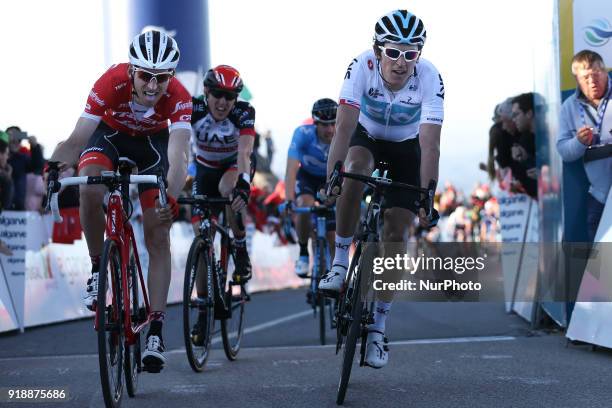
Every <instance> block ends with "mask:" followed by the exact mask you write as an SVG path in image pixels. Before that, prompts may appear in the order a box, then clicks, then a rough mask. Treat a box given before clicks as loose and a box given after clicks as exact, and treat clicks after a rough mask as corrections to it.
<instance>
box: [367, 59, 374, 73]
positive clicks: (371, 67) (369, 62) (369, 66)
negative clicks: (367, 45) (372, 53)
mask: <svg viewBox="0 0 612 408" xmlns="http://www.w3.org/2000/svg"><path fill="white" fill-rule="evenodd" d="M368 68H370V71H372V70H373V69H374V63H373V62H372V60H371V59H369V60H368Z"/></svg>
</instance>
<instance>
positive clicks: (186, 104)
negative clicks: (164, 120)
mask: <svg viewBox="0 0 612 408" xmlns="http://www.w3.org/2000/svg"><path fill="white" fill-rule="evenodd" d="M192 107H193V102H191V101H189V102H177V103H176V106H175V107H174V111H172V113H171V115H174V114H175V113H176V112H178V111H180V110H184V109H191V108H192Z"/></svg>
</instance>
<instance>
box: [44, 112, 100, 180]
mask: <svg viewBox="0 0 612 408" xmlns="http://www.w3.org/2000/svg"><path fill="white" fill-rule="evenodd" d="M98 123H99V121H95V120H93V119H90V118H85V117H80V118H79V120H78V121H77V123H76V125H75V127H74V130H73V131H72V133H71V134H70V136H69V137H68V139H67V140H66V141H64V142H62V143H60V144H58V145H57V147H56V148H55V151H54V152H53V154H52V155H51V158H50V159H49V161H52V162H59V163H60V165H59V169H60V170H64V169H66V168H69V167H72V166H74V165H75V164H76V163H77V161H78V160H79V156H80V154H81V152H82V151H83V149H85V146H87V142H88V141H89V138H90V137H91V135H93V133H94V131H95V130H96V128H97V127H98Z"/></svg>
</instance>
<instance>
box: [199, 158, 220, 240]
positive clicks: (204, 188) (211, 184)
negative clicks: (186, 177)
mask: <svg viewBox="0 0 612 408" xmlns="http://www.w3.org/2000/svg"><path fill="white" fill-rule="evenodd" d="M195 166H196V175H195V179H194V180H193V184H192V188H191V195H192V196H195V195H205V196H207V197H221V194H220V193H219V182H220V181H221V177H223V174H224V173H225V169H218V168H213V167H208V166H205V165H203V164H201V163H199V162H196V164H195ZM200 219H201V213H200V211H199V210H198V209H197V208H195V206H194V207H192V208H191V223H192V226H193V232H194V233H195V234H197V233H198V228H199V223H200Z"/></svg>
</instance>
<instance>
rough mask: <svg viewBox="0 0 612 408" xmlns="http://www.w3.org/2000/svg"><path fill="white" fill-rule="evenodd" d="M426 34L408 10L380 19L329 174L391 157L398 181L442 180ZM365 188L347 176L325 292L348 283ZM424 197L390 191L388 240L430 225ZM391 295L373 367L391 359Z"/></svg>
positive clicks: (349, 86)
mask: <svg viewBox="0 0 612 408" xmlns="http://www.w3.org/2000/svg"><path fill="white" fill-rule="evenodd" d="M426 35H427V34H426V31H425V27H424V25H423V22H422V21H421V20H420V19H419V18H418V17H417V16H415V15H414V14H412V13H409V12H408V11H406V10H395V11H392V12H390V13H388V14H386V15H384V16H382V17H381V18H380V19H379V20H378V21H377V22H376V25H375V27H374V44H373V49H372V50H371V51H367V52H364V53H363V54H361V55H360V56H359V57H357V58H356V59H354V60H353V62H352V63H351V65H349V67H348V70H347V72H346V75H345V77H344V85H343V87H342V91H341V93H340V107H339V108H338V113H337V118H336V121H337V122H336V123H337V125H336V135H335V136H334V139H333V140H332V145H331V148H330V153H329V159H328V161H327V174H328V175H329V174H331V173H332V171H333V168H334V166H335V164H336V162H337V161H342V162H343V163H344V167H345V168H346V169H347V170H346V171H348V172H351V173H359V174H362V175H365V176H369V175H371V174H372V171H373V170H374V167H375V166H376V165H377V163H378V162H381V161H384V162H386V163H387V164H388V165H389V169H388V177H389V178H391V179H392V180H393V181H398V182H402V183H407V184H412V185H420V186H426V185H428V183H429V181H430V180H437V179H438V162H439V157H440V133H441V128H442V121H443V118H444V109H443V100H444V84H443V82H442V78H441V77H440V75H439V74H438V72H437V70H436V68H435V67H434V66H433V65H432V64H431V63H430V62H429V61H426V60H424V59H422V58H420V57H421V50H422V48H423V45H424V44H425V38H426ZM332 187H334V186H332ZM362 191H363V184H362V183H360V182H357V181H354V180H350V179H346V180H344V182H343V185H342V195H341V196H340V197H339V198H338V203H337V206H336V252H335V255H334V261H333V263H332V267H331V270H330V271H329V272H328V273H327V274H326V275H325V276H323V277H322V279H321V281H320V283H319V290H320V291H321V292H322V293H323V294H325V295H330V296H334V295H335V294H337V293H338V292H339V291H340V290H342V287H343V285H344V283H345V276H346V272H347V269H348V253H349V251H348V250H349V247H350V244H351V242H352V240H353V234H354V232H355V231H354V229H355V225H357V219H358V217H359V210H360V200H361V195H362ZM332 193H333V191H332ZM332 200H333V198H332ZM420 201H421V197H420V195H419V194H410V193H406V192H404V191H398V190H389V191H387V192H385V197H384V201H383V210H384V213H383V217H384V228H383V233H382V235H383V241H384V242H387V243H390V242H392V243H398V244H400V245H394V246H393V247H395V248H406V247H407V242H406V240H407V237H408V229H409V227H410V225H411V223H412V221H413V220H414V217H415V214H418V216H419V222H420V224H421V226H422V227H427V226H428V225H429V223H430V221H431V220H430V219H429V216H428V215H427V214H426V213H425V211H424V209H422V208H419V203H420ZM386 247H388V246H386ZM389 252H392V251H390V250H388V248H385V257H390V258H394V255H396V254H394V253H389ZM390 273H391V274H393V272H392V271H391V272H390ZM387 276H388V275H387ZM392 297H393V296H392V293H389V292H388V291H387V292H385V293H379V294H378V296H377V301H376V307H375V313H374V316H373V317H374V321H373V323H372V324H370V325H368V337H367V343H366V356H365V360H364V362H365V364H366V365H368V366H371V367H374V368H381V367H383V366H384V365H386V364H387V360H388V347H387V345H386V342H387V341H386V338H385V336H384V332H385V321H386V318H387V314H388V313H389V309H390V307H391V300H392Z"/></svg>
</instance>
